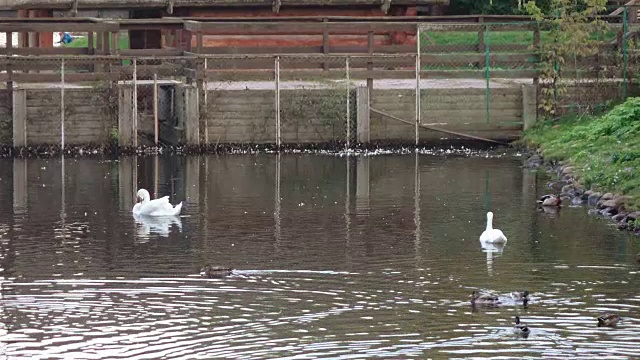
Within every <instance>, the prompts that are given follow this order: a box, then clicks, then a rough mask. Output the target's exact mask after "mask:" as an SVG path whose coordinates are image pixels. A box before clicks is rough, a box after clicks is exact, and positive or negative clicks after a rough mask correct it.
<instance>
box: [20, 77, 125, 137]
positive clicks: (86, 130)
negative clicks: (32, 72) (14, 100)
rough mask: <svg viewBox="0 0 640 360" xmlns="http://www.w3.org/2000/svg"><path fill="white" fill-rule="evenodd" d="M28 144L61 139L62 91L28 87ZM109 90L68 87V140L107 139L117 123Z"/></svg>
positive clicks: (66, 111) (66, 95)
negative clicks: (107, 91)
mask: <svg viewBox="0 0 640 360" xmlns="http://www.w3.org/2000/svg"><path fill="white" fill-rule="evenodd" d="M26 100H27V101H26V107H27V109H26V110H27V111H26V117H27V118H26V122H27V124H26V129H27V145H37V144H59V143H60V109H61V104H60V91H59V90H55V91H52V89H27V90H26ZM111 101H112V100H111V99H110V98H109V97H108V96H107V93H106V91H100V90H93V89H87V88H75V89H73V88H72V89H66V90H65V108H66V110H65V143H67V144H90V143H107V142H108V141H109V138H110V131H111V129H112V127H114V126H116V124H117V122H116V118H115V117H114V116H113V115H114V114H113V113H112V109H111V107H112V106H113V104H112V103H111Z"/></svg>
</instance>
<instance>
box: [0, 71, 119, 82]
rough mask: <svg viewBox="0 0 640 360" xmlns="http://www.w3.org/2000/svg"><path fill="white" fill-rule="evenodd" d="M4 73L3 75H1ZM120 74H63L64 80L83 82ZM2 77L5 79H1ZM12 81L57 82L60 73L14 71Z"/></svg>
mask: <svg viewBox="0 0 640 360" xmlns="http://www.w3.org/2000/svg"><path fill="white" fill-rule="evenodd" d="M2 75H4V76H2ZM6 75H7V74H0V81H7V79H8V76H6ZM119 75H120V74H115V73H86V74H65V75H64V79H65V81H66V82H70V83H72V82H84V81H101V80H112V81H116V80H119V79H120V77H119ZM3 77H4V78H5V79H3ZM11 80H12V81H16V82H24V83H58V82H60V75H58V74H22V73H14V74H12V76H11Z"/></svg>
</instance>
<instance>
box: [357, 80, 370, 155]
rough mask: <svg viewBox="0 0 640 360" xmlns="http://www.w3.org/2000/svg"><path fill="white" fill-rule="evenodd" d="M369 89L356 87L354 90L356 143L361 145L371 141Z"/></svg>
mask: <svg viewBox="0 0 640 360" xmlns="http://www.w3.org/2000/svg"><path fill="white" fill-rule="evenodd" d="M370 96H371V94H370V93H369V87H364V86H358V87H357V88H356V106H357V114H356V121H357V123H358V142H360V143H361V144H366V143H369V141H370V140H371V135H370V130H371V125H370V114H371V113H370V111H369V102H370V99H369V97H370Z"/></svg>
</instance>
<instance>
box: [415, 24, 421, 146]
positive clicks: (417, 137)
mask: <svg viewBox="0 0 640 360" xmlns="http://www.w3.org/2000/svg"><path fill="white" fill-rule="evenodd" d="M420 67H421V65H420V26H419V25H418V28H417V30H416V129H415V131H416V148H417V147H418V143H419V142H420V130H419V129H420V127H419V125H420Z"/></svg>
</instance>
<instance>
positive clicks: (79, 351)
mask: <svg viewBox="0 0 640 360" xmlns="http://www.w3.org/2000/svg"><path fill="white" fill-rule="evenodd" d="M522 162H523V159H522V157H519V156H517V154H511V153H502V152H501V153H494V152H490V153H486V152H478V153H476V154H472V155H469V156H443V155H437V156H433V155H424V154H423V155H413V154H412V155H402V156H399V155H380V156H357V157H356V156H354V157H340V156H331V155H238V156H231V155H229V156H197V157H186V156H185V157H177V156H165V157H145V158H131V157H129V158H122V159H120V160H117V161H114V160H110V161H109V160H96V159H66V160H65V161H64V169H63V164H62V161H61V160H60V159H49V160H41V159H0V267H1V274H0V275H1V276H2V278H1V279H2V280H1V283H0V287H1V291H0V295H1V298H0V312H1V316H0V346H1V348H0V356H3V358H22V357H25V358H33V359H38V358H47V359H55V358H86V359H94V358H95V359H97V358H101V359H104V358H112V359H118V358H123V359H125V358H126V359H150V358H178V359H180V358H184V359H195V358H236V359H248V358H251V359H256V358H273V357H278V358H291V359H302V358H305V359H310V358H336V359H341V358H342V359H346V358H369V357H385V358H408V357H421V358H430V357H435V358H464V357H476V358H485V357H486V358H492V357H494V358H495V357H538V358H547V359H550V358H563V359H564V358H568V357H579V358H596V357H608V358H633V357H640V346H639V345H638V344H639V343H640V331H639V330H640V317H639V314H638V309H639V306H640V295H639V293H638V277H639V276H638V274H639V273H638V271H639V270H640V265H639V264H638V263H637V262H636V258H635V255H636V253H638V252H639V251H640V246H639V245H638V239H637V238H636V237H634V236H633V235H629V234H627V233H625V232H619V231H617V230H616V229H615V228H614V227H612V226H611V225H610V224H609V222H607V221H606V220H602V219H597V218H594V217H590V216H587V214H586V210H585V209H584V208H571V207H565V208H563V209H561V211H560V212H558V213H555V214H554V213H545V212H540V211H537V209H536V203H535V200H536V198H537V196H539V195H540V194H543V193H545V192H546V185H545V180H543V179H541V175H537V174H536V173H535V172H532V171H531V170H527V169H523V168H522ZM63 173H64V176H62V174H63ZM140 187H144V188H146V189H148V190H149V191H150V192H151V194H152V197H154V195H155V194H156V193H159V194H161V195H170V196H171V201H172V202H173V203H177V202H178V201H185V205H184V209H183V212H182V216H181V217H180V218H178V219H172V220H166V221H160V220H158V221H156V222H154V223H150V222H149V221H147V220H144V219H143V220H138V221H136V219H134V218H133V216H132V214H131V208H132V206H133V204H134V202H135V197H134V194H135V191H136V190H137V188H140ZM487 210H491V211H493V212H494V214H495V218H494V225H495V227H497V228H500V229H502V231H503V232H504V233H505V234H506V236H507V237H508V239H509V240H508V243H507V244H506V246H505V247H504V248H503V249H494V250H501V251H488V250H484V249H483V248H482V246H481V244H480V242H479V241H478V237H479V235H480V233H481V232H482V231H483V230H484V227H485V213H486V211H487ZM206 264H212V265H221V266H229V267H233V268H235V269H237V270H236V271H235V272H234V273H233V274H232V275H231V276H229V277H227V278H223V279H209V278H203V277H201V276H200V275H199V270H200V268H201V267H202V266H203V265H206ZM525 289H527V290H529V291H530V292H531V294H532V295H531V302H530V303H529V305H528V307H526V308H524V307H523V306H522V305H518V304H509V303H507V304H505V305H504V306H501V307H498V308H491V309H483V308H477V309H473V308H472V307H471V306H470V302H469V296H470V294H471V292H472V291H473V290H481V291H491V292H495V293H497V294H503V295H507V294H508V293H510V292H511V291H516V290H525ZM604 311H615V312H617V313H619V314H620V315H621V316H622V318H623V320H622V321H621V322H620V323H619V324H618V326H617V327H615V328H604V327H603V328H599V327H597V321H596V317H597V316H598V315H599V314H600V313H602V312H604ZM516 315H518V316H520V318H521V319H522V321H523V322H524V323H526V324H527V325H529V326H530V328H531V334H530V335H529V336H528V338H521V337H517V336H514V335H513V334H512V331H511V330H512V326H513V321H514V317H515V316H516Z"/></svg>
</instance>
